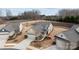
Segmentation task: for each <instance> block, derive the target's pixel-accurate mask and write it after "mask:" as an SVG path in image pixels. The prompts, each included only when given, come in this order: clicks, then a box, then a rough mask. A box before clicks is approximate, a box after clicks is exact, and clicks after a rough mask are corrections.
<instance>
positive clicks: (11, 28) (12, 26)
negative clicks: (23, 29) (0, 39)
mask: <svg viewBox="0 0 79 59" xmlns="http://www.w3.org/2000/svg"><path fill="white" fill-rule="evenodd" d="M18 32H19V24H18V23H8V24H6V25H5V26H4V27H3V28H1V29H0V33H8V34H9V36H13V35H14V34H17V33H18Z"/></svg>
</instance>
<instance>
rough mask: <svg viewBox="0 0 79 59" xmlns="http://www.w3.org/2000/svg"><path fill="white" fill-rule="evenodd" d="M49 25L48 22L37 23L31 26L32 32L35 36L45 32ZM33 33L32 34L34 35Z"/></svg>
mask: <svg viewBox="0 0 79 59" xmlns="http://www.w3.org/2000/svg"><path fill="white" fill-rule="evenodd" d="M49 25H50V22H38V23H35V24H33V26H32V28H31V29H33V30H34V32H35V33H36V34H37V33H38V34H39V33H42V32H45V33H46V32H47V31H48V30H47V29H48V27H49ZM35 33H34V34H35Z"/></svg>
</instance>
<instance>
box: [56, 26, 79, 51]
mask: <svg viewBox="0 0 79 59" xmlns="http://www.w3.org/2000/svg"><path fill="white" fill-rule="evenodd" d="M55 37H56V46H57V48H58V49H65V50H66V49H67V50H70V49H75V48H77V47H79V25H74V26H72V28H70V29H69V30H68V31H64V32H62V33H59V34H57V35H56V36H55Z"/></svg>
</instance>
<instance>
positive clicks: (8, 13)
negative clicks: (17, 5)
mask: <svg viewBox="0 0 79 59" xmlns="http://www.w3.org/2000/svg"><path fill="white" fill-rule="evenodd" d="M6 16H7V17H10V16H12V13H11V11H10V10H9V9H6Z"/></svg>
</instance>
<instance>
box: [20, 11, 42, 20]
mask: <svg viewBox="0 0 79 59" xmlns="http://www.w3.org/2000/svg"><path fill="white" fill-rule="evenodd" d="M21 17H22V18H23V19H40V18H41V17H40V11H38V10H32V11H27V12H26V11H25V12H24V13H22V15H21Z"/></svg>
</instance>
